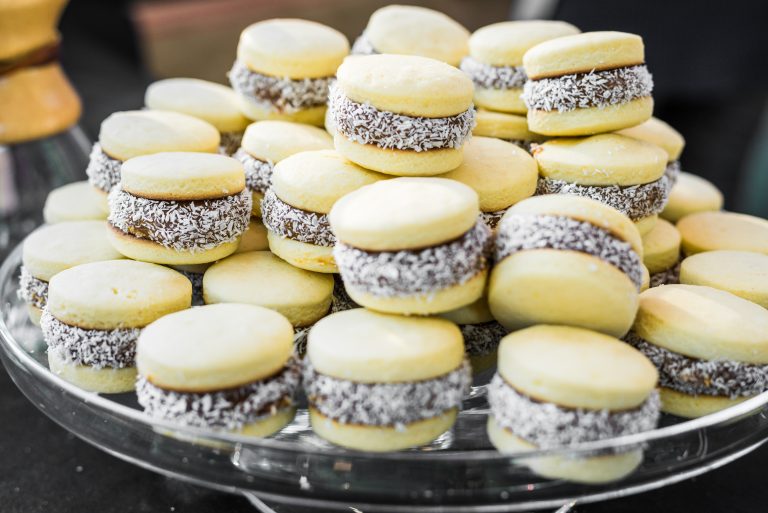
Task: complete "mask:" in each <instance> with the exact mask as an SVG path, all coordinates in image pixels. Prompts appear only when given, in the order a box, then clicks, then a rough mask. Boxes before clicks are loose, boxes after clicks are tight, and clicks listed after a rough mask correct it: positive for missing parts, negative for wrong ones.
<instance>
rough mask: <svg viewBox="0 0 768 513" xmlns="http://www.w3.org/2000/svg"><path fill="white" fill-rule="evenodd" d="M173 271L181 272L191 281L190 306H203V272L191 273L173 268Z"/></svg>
mask: <svg viewBox="0 0 768 513" xmlns="http://www.w3.org/2000/svg"><path fill="white" fill-rule="evenodd" d="M174 271H176V272H179V273H181V274H183V275H184V276H186V277H187V279H188V280H189V281H190V283H192V306H203V305H204V304H205V300H204V299H203V276H204V275H205V273H193V272H189V271H182V270H181V269H174Z"/></svg>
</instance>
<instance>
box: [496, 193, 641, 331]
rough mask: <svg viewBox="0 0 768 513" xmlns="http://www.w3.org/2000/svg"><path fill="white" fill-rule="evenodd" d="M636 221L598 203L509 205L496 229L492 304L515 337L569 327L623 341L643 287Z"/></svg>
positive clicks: (552, 198)
mask: <svg viewBox="0 0 768 513" xmlns="http://www.w3.org/2000/svg"><path fill="white" fill-rule="evenodd" d="M642 256H643V247H642V242H641V240H640V234H639V233H638V232H637V228H635V226H634V224H633V223H632V221H630V220H629V218H627V217H626V216H624V215H622V214H621V213H620V212H618V211H617V210H614V209H612V208H611V207H609V206H607V205H605V204H603V203H600V202H598V201H595V200H592V199H589V198H582V197H580V196H571V195H548V196H536V197H533V198H528V199H526V200H523V201H521V202H520V203H518V204H516V205H514V206H513V207H511V208H510V209H509V210H508V211H507V213H506V214H505V215H504V217H503V218H502V219H501V222H500V223H499V226H498V228H497V229H496V248H495V261H496V266H495V267H494V268H493V271H492V272H491V279H490V286H489V288H488V302H489V304H490V307H491V312H492V313H493V316H494V317H495V318H496V319H497V320H498V321H499V322H500V323H501V324H503V325H504V327H506V328H507V329H508V330H510V331H514V330H518V329H521V328H525V327H527V326H532V325H534V324H564V325H569V326H578V327H582V328H588V329H592V330H595V331H600V332H603V333H607V334H609V335H613V336H621V335H624V334H625V333H626V332H627V331H628V330H629V328H630V327H631V326H632V320H633V319H634V317H635V311H636V310H637V301H638V299H637V298H638V291H639V290H640V288H641V286H642V281H643V263H642Z"/></svg>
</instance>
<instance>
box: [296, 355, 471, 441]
mask: <svg viewBox="0 0 768 513" xmlns="http://www.w3.org/2000/svg"><path fill="white" fill-rule="evenodd" d="M471 382H472V371H471V368H470V365H469V362H467V361H466V360H464V362H463V363H462V364H461V365H460V366H459V367H458V368H457V369H456V370H453V371H451V372H449V373H447V374H444V375H442V376H439V377H437V378H434V379H427V380H423V381H411V382H404V383H372V384H371V383H358V382H355V381H348V380H345V379H339V378H334V377H331V376H326V375H325V374H320V373H319V372H316V371H315V369H314V368H313V367H312V364H311V363H310V362H309V361H307V362H305V364H304V391H305V392H306V394H307V399H308V400H309V404H310V405H312V406H313V407H314V408H316V409H317V410H318V411H319V412H320V413H322V414H323V415H325V416H326V417H329V418H331V419H333V420H335V421H337V422H341V423H342V424H358V425H359V424H362V425H366V426H393V427H395V428H396V429H398V430H402V429H405V427H406V426H407V425H408V424H411V423H413V422H416V421H419V420H424V419H431V418H434V417H437V416H439V415H442V414H443V413H445V412H447V411H449V410H452V409H454V408H459V407H460V406H461V399H462V397H464V395H465V394H466V393H467V392H468V391H469V386H470V383H471Z"/></svg>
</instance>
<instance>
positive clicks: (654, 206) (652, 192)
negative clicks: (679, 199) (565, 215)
mask: <svg viewBox="0 0 768 513" xmlns="http://www.w3.org/2000/svg"><path fill="white" fill-rule="evenodd" d="M669 190H670V185H669V181H668V180H667V177H666V176H662V177H661V178H659V179H658V180H656V181H653V182H650V183H643V184H638V185H629V186H619V185H580V184H576V183H571V182H566V181H564V180H552V179H550V178H544V177H539V181H538V183H537V185H536V195H537V196H539V195H542V194H573V195H575V196H584V197H585V198H591V199H593V200H596V201H599V202H600V203H605V204H606V205H608V206H609V207H613V208H615V209H616V210H618V211H619V212H621V213H622V214H624V215H625V216H627V217H629V218H630V219H632V220H633V221H637V220H638V219H642V218H644V217H648V216H650V215H653V214H658V213H659V212H661V211H662V210H664V207H665V206H666V204H667V200H668V199H669Z"/></svg>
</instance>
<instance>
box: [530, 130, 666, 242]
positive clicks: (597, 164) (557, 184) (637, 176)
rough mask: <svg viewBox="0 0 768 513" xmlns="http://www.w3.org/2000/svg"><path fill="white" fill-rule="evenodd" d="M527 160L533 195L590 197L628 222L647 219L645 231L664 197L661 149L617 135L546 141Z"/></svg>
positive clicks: (657, 211) (664, 179)
mask: <svg viewBox="0 0 768 513" xmlns="http://www.w3.org/2000/svg"><path fill="white" fill-rule="evenodd" d="M533 158H535V159H536V162H537V163H538V165H539V175H540V178H539V183H538V187H537V190H536V194H539V195H540V194H575V195H578V196H584V197H587V198H592V199H594V200H597V201H600V202H601V203H605V204H606V205H608V206H611V207H613V208H615V209H616V210H618V211H619V212H621V213H622V214H624V215H626V216H628V217H629V218H630V219H632V220H633V221H641V220H643V219H646V218H650V219H649V220H647V221H651V222H646V223H645V225H646V227H647V228H652V227H653V224H654V223H655V217H652V216H655V215H656V214H658V213H659V212H661V211H662V210H663V209H664V205H665V204H666V202H667V197H668V196H669V189H670V185H669V181H668V180H667V178H666V177H665V176H664V169H665V166H666V162H667V154H666V153H665V152H664V150H662V149H661V148H659V147H658V146H655V145H653V144H650V143H647V142H644V141H638V140H637V139H632V138H630V137H626V136H623V135H617V134H601V135H593V136H591V137H579V138H570V139H553V140H549V141H547V142H545V143H542V144H541V145H539V146H538V147H536V149H535V150H534V151H533ZM638 228H640V227H638Z"/></svg>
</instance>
